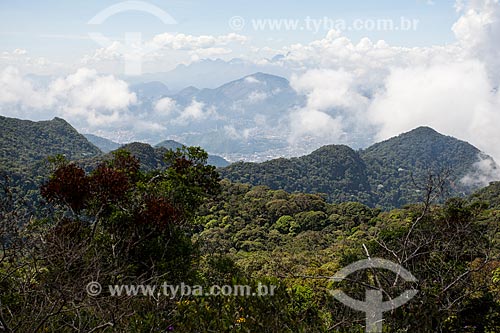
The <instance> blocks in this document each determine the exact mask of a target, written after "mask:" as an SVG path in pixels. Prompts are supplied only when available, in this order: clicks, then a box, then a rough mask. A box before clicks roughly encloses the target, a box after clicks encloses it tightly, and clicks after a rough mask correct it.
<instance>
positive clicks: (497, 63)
mask: <svg viewBox="0 0 500 333" xmlns="http://www.w3.org/2000/svg"><path fill="white" fill-rule="evenodd" d="M457 8H458V11H459V12H460V13H461V14H462V16H461V17H460V18H459V19H458V21H457V22H456V23H455V24H454V25H453V27H452V30H453V32H454V33H455V36H456V38H457V40H458V42H459V43H460V45H461V46H462V47H463V48H464V50H465V52H467V53H468V55H470V56H472V57H474V58H477V59H480V60H482V61H484V63H485V64H486V65H487V67H488V70H489V73H490V78H492V79H493V80H494V83H495V84H496V85H498V84H499V83H500V78H499V75H500V43H499V40H500V3H499V0H470V1H469V2H468V3H467V4H464V3H463V2H461V1H458V2H457Z"/></svg>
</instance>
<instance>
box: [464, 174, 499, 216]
mask: <svg viewBox="0 0 500 333" xmlns="http://www.w3.org/2000/svg"><path fill="white" fill-rule="evenodd" d="M470 199H471V201H481V202H485V203H487V204H488V205H489V206H490V208H494V209H499V208H500V181H497V182H492V183H490V185H489V186H486V187H484V188H482V189H480V190H478V191H477V192H475V193H474V194H473V195H471V197H470Z"/></svg>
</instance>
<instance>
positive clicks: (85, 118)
mask: <svg viewBox="0 0 500 333" xmlns="http://www.w3.org/2000/svg"><path fill="white" fill-rule="evenodd" d="M0 90H1V91H0V105H2V106H4V107H5V109H6V110H11V112H8V114H6V115H9V116H19V113H22V115H23V116H25V117H28V118H31V119H40V118H41V117H54V116H60V117H63V118H65V119H67V120H68V121H70V122H71V123H72V124H75V125H76V126H77V127H86V126H88V127H99V126H112V125H116V124H117V123H119V124H122V123H123V121H124V120H126V119H127V117H128V116H127V111H128V110H127V108H128V107H129V106H130V105H132V104H134V103H136V102H137V97H136V95H135V94H134V93H131V92H130V91H129V89H128V85H127V83H126V82H124V81H121V80H118V79H116V78H114V77H113V76H109V75H108V76H104V75H99V74H97V72H96V71H95V70H89V69H86V68H82V69H79V70H78V71H76V73H74V74H71V75H68V76H66V77H63V78H58V79H55V80H53V81H52V82H51V83H50V84H49V85H48V86H47V87H44V88H37V87H35V85H34V84H33V83H32V81H30V80H29V79H28V78H26V77H25V76H23V75H21V74H20V73H19V71H18V70H17V69H15V68H12V67H9V68H6V69H5V70H3V71H2V72H1V73H0ZM4 113H5V111H4Z"/></svg>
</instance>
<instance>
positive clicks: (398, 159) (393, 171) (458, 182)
mask: <svg viewBox="0 0 500 333" xmlns="http://www.w3.org/2000/svg"><path fill="white" fill-rule="evenodd" d="M480 155H481V151H480V150H479V149H477V148H475V147H474V146H472V145H471V144H469V143H467V142H464V141H461V140H458V139H455V138H453V137H449V136H445V135H442V134H439V133H438V132H436V131H435V130H433V129H431V128H428V127H419V128H417V129H415V130H413V131H410V132H408V133H404V134H401V135H399V136H397V137H394V138H391V139H389V140H386V141H383V142H380V143H377V144H374V145H373V146H371V147H369V148H367V149H365V150H361V151H357V152H356V151H354V150H352V149H351V148H349V147H347V146H335V145H333V146H326V147H322V148H320V149H318V150H316V151H314V152H313V153H311V154H310V155H306V156H302V157H299V158H292V159H277V160H272V161H268V162H264V163H260V164H257V163H243V162H240V163H235V164H233V165H231V166H229V167H227V168H224V169H221V175H222V176H223V177H225V178H227V179H229V180H231V181H234V182H242V183H251V184H253V185H266V186H269V187H270V188H272V189H286V190H288V191H291V192H294V191H298V192H301V191H303V192H308V193H325V194H326V195H327V196H328V198H329V200H330V201H333V202H340V201H346V200H349V199H351V200H353V201H360V202H363V203H365V204H368V205H371V206H380V207H383V208H393V207H401V206H403V205H405V204H407V203H410V202H416V201H418V200H419V199H420V197H421V192H419V189H418V188H417V187H416V186H415V183H414V182H415V181H417V182H418V181H424V180H425V179H426V177H427V176H428V173H429V172H432V173H443V172H445V171H447V172H449V173H450V180H451V188H450V189H449V190H450V193H451V194H452V195H465V194H470V193H471V192H472V191H473V190H474V189H477V186H470V185H468V184H466V183H464V182H463V179H464V177H466V176H467V175H471V174H473V173H474V172H476V170H475V168H474V166H475V164H476V163H477V162H478V161H479V156H480ZM482 158H486V159H489V160H491V162H492V163H493V165H494V166H495V167H496V163H495V162H494V161H493V159H492V158H491V157H489V156H487V155H483V157H482ZM472 176H473V175H472Z"/></svg>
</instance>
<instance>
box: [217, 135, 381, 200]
mask: <svg viewBox="0 0 500 333" xmlns="http://www.w3.org/2000/svg"><path fill="white" fill-rule="evenodd" d="M220 172H221V176H222V177H224V178H228V179H230V180H231V181H234V182H241V183H250V184H254V185H267V186H269V187H270V188H272V189H283V190H285V191H288V192H307V193H325V194H327V196H328V199H330V200H331V201H354V200H360V201H362V202H365V203H370V204H371V203H372V198H371V189H370V184H369V182H368V177H367V174H366V166H365V163H364V162H363V161H362V160H361V158H360V156H359V154H358V153H357V152H355V151H354V150H352V149H351V148H349V147H347V146H335V145H332V146H325V147H322V148H320V149H318V150H316V151H314V152H313V153H311V154H310V155H306V156H303V157H298V158H291V159H284V158H281V159H276V160H271V161H267V162H264V163H244V162H240V163H235V164H232V165H230V166H229V167H227V168H224V169H221V170H220Z"/></svg>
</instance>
